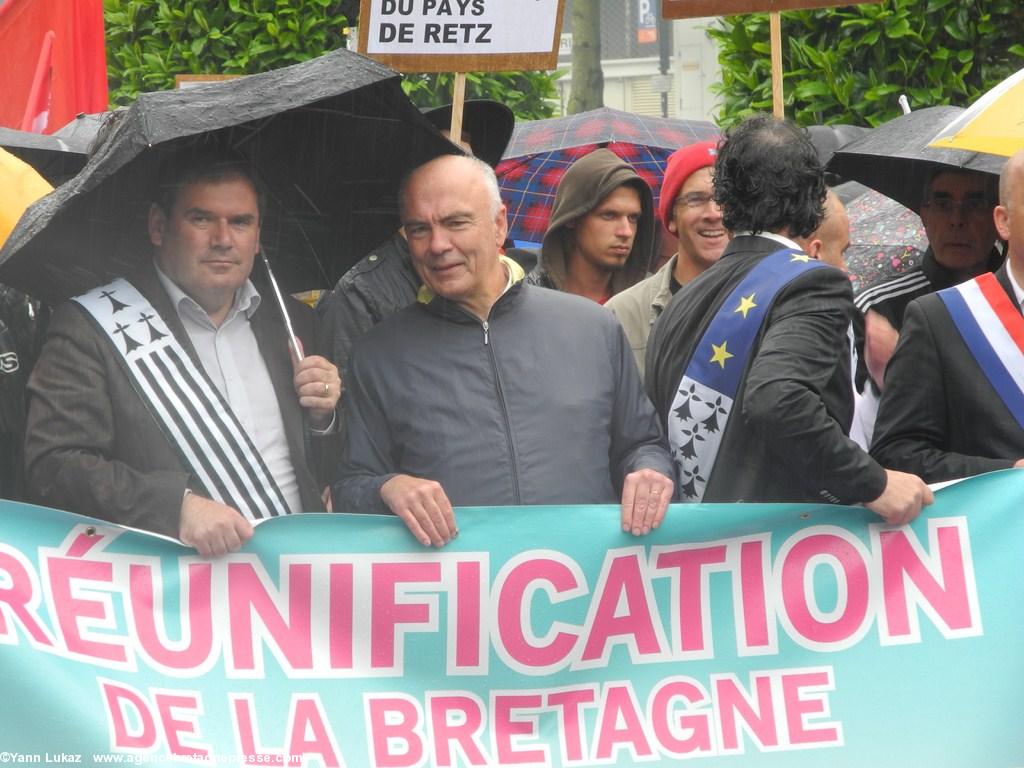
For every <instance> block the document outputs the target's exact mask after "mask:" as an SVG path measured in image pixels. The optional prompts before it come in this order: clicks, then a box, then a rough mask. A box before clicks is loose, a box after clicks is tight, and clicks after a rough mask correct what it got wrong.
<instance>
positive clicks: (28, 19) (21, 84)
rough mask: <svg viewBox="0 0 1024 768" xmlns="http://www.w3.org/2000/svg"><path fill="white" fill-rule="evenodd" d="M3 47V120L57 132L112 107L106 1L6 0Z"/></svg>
mask: <svg viewBox="0 0 1024 768" xmlns="http://www.w3.org/2000/svg"><path fill="white" fill-rule="evenodd" d="M0 51H3V52H4V62H3V66H2V67H0V93H2V94H4V98H3V99H0V125H4V126H7V127H10V128H20V129H22V130H28V131H37V132H40V133H53V131H55V130H57V129H58V128H60V127H61V126H62V125H64V124H65V123H67V122H69V121H70V120H72V119H73V118H74V117H75V115H77V114H78V113H80V112H87V113H92V112H102V111H104V110H106V109H107V62H106V51H105V49H104V40H103V0H6V2H4V3H3V4H2V5H0Z"/></svg>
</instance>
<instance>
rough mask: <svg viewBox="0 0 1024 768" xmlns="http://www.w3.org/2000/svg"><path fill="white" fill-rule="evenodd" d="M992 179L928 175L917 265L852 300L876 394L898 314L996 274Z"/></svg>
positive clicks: (900, 316)
mask: <svg viewBox="0 0 1024 768" xmlns="http://www.w3.org/2000/svg"><path fill="white" fill-rule="evenodd" d="M995 201H996V179H995V177H994V176H991V175H989V174H983V173H976V172H974V171H966V170H959V169H956V170H947V171H940V172H939V173H937V174H935V175H934V176H932V177H931V178H930V179H929V180H928V182H927V184H926V185H925V188H924V190H923V191H922V196H921V205H920V207H919V210H918V213H920V215H921V222H922V223H923V224H924V231H925V234H926V235H927V237H928V250H927V251H926V252H925V255H924V258H923V259H922V261H921V264H920V266H918V267H916V268H914V269H911V270H909V271H907V272H904V273H902V274H899V275H896V276H894V277H892V278H890V279H889V280H886V281H885V282H883V283H880V284H877V285H873V286H871V287H870V288H868V289H867V290H865V291H862V292H861V293H860V294H859V295H858V296H857V297H856V300H855V302H854V303H855V304H856V306H857V309H859V310H860V311H861V312H863V313H864V315H865V317H864V322H865V339H864V360H865V362H866V364H867V369H868V373H869V375H870V377H871V380H872V382H874V385H875V388H876V390H877V391H881V390H882V379H883V376H884V375H885V368H886V365H888V363H889V359H890V358H891V357H892V353H893V350H894V349H895V348H896V342H897V340H898V339H899V333H900V328H901V327H902V325H903V313H904V311H905V310H906V308H907V305H908V304H909V303H910V302H911V301H913V300H914V299H916V298H918V297H920V296H924V295H926V294H929V293H933V292H935V291H940V290H942V289H943V288H949V287H951V286H954V285H957V284H959V283H962V282H963V281H964V280H969V279H971V278H972V277H975V276H977V275H979V274H981V273H983V272H990V271H992V270H995V269H998V268H999V265H1000V263H1001V262H1002V255H1001V254H1000V253H999V251H998V249H997V248H995V247H994V244H995V241H996V230H995V226H994V225H993V223H992V208H993V207H994V206H995Z"/></svg>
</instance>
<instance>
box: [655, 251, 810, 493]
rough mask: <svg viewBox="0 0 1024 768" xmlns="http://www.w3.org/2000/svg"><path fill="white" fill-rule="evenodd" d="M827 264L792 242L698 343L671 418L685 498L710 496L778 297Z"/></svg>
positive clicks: (753, 275)
mask: <svg viewBox="0 0 1024 768" xmlns="http://www.w3.org/2000/svg"><path fill="white" fill-rule="evenodd" d="M823 266H826V265H825V264H823V263H822V262H820V261H817V260H815V259H812V258H811V257H810V256H808V255H807V254H805V253H802V252H800V251H797V250H793V249H791V248H785V249H783V250H781V251H776V252H775V253H773V254H771V255H770V256H766V257H765V258H763V259H762V260H761V261H760V262H758V263H757V264H756V265H755V266H754V268H753V269H751V270H750V271H749V272H748V273H747V274H746V275H745V276H744V277H743V279H742V280H740V282H739V284H738V285H737V286H736V287H735V288H734V289H733V290H732V292H731V293H730V294H729V296H728V297H727V298H726V300H725V301H724V302H723V303H722V305H721V307H720V308H719V310H718V313H717V314H716V315H715V316H714V318H712V320H711V323H710V324H709V325H708V327H707V330H706V331H704V335H703V336H701V339H700V341H699V342H698V344H697V346H696V347H694V352H693V357H691V358H690V361H689V362H688V363H687V364H686V370H685V371H684V372H683V377H682V380H681V381H680V382H679V390H678V391H677V392H676V396H675V398H674V399H673V401H672V408H671V411H670V413H669V418H668V438H669V445H670V446H671V449H672V459H673V460H674V461H675V463H676V468H677V469H678V477H679V489H678V491H679V492H678V494H677V497H678V498H679V500H680V501H688V502H699V501H701V500H702V499H703V498H704V491H705V489H706V488H707V485H708V482H709V480H710V478H711V473H712V472H713V471H714V468H715V461H716V459H717V457H718V449H719V447H720V446H721V443H722V435H724V434H725V426H726V424H727V423H728V421H729V416H730V414H731V413H732V405H733V401H734V400H735V399H736V394H737V392H739V388H740V385H741V383H742V381H743V380H744V378H745V374H746V370H747V364H748V362H749V361H750V358H751V356H752V353H753V351H754V347H755V342H756V340H757V338H758V334H759V333H760V331H761V327H762V326H763V325H764V321H765V318H766V317H768V312H769V310H770V309H771V307H772V303H773V302H774V301H775V297H776V296H777V295H778V293H779V291H780V290H782V288H784V287H785V286H786V285H788V284H789V283H790V282H791V281H792V280H793V279H794V278H796V277H798V276H799V275H802V274H803V273H804V272H806V271H807V270H809V269H814V268H816V267H823Z"/></svg>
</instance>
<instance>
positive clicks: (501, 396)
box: [483, 320, 522, 505]
mask: <svg viewBox="0 0 1024 768" xmlns="http://www.w3.org/2000/svg"><path fill="white" fill-rule="evenodd" d="M483 329H484V346H485V347H487V353H488V355H489V356H490V360H491V371H492V372H493V373H494V388H495V390H496V391H497V395H498V405H499V407H500V408H501V418H502V420H503V421H504V422H505V443H506V445H507V446H508V455H509V458H510V459H511V460H512V461H511V469H512V499H513V504H515V505H519V504H521V503H522V500H521V499H520V494H519V476H518V475H517V474H516V466H517V464H518V462H517V461H516V453H515V449H514V448H513V446H512V425H511V424H510V423H509V419H508V406H507V405H506V403H505V392H504V391H503V390H502V388H501V377H500V376H499V374H498V361H497V359H496V358H495V357H494V347H492V346H491V334H490V330H491V325H490V323H488V322H487V321H486V320H484V321H483Z"/></svg>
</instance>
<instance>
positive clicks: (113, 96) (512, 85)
mask: <svg viewBox="0 0 1024 768" xmlns="http://www.w3.org/2000/svg"><path fill="white" fill-rule="evenodd" d="M357 13H358V3H357V2H352V1H351V0H344V1H342V2H337V1H336V0H218V2H209V1H208V0H103V15H104V22H105V25H106V38H107V77H108V81H109V85H110V101H111V104H113V105H120V104H128V103H130V102H131V101H133V100H134V99H135V97H136V96H137V95H138V94H139V93H140V92H141V91H157V90H164V89H168V88H173V87H174V78H175V75H179V74H224V75H243V74H254V73H257V72H265V71H268V70H271V69H277V68H278V67H283V66H287V65H289V64H294V63H296V62H299V61H305V60H306V59H311V58H315V57H316V56H320V55H321V54H324V53H327V52H328V51H332V50H335V49H337V48H341V47H343V46H344V45H345V43H346V35H347V34H348V25H349V18H350V17H352V21H353V23H354V22H355V18H354V16H355V14H357ZM556 76H557V75H556V74H549V73H546V72H486V73H471V74H469V75H467V87H466V97H467V98H488V99H494V100H495V101H500V102H502V103H504V104H507V105H508V106H509V107H510V108H511V109H512V111H513V112H515V114H516V116H517V117H519V118H521V119H535V118H539V117H550V116H551V114H552V112H553V107H552V102H553V100H554V98H555V95H556V90H555V84H554V83H555V79H556ZM452 80H453V76H452V75H450V74H440V75H433V74H430V75H407V76H406V78H405V82H404V84H403V86H404V88H405V90H406V93H408V94H409V96H410V98H411V99H412V100H413V102H414V103H416V104H418V105H420V106H437V105H439V104H445V103H448V102H449V101H451V93H452Z"/></svg>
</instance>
